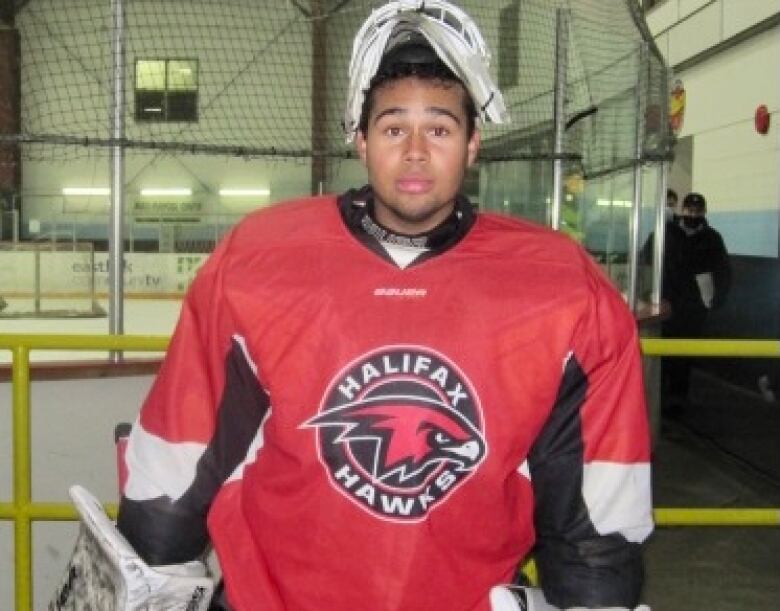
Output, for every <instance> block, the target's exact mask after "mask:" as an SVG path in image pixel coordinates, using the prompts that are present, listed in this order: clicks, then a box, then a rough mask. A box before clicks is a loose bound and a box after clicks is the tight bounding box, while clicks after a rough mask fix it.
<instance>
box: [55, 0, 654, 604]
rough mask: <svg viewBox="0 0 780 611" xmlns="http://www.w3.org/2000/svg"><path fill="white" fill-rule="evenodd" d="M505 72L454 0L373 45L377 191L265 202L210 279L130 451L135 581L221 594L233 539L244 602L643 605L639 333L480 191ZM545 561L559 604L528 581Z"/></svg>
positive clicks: (360, 136)
mask: <svg viewBox="0 0 780 611" xmlns="http://www.w3.org/2000/svg"><path fill="white" fill-rule="evenodd" d="M487 57H488V55H487V51H486V48H485V46H484V42H483V41H482V36H481V34H480V33H479V30H478V29H477V28H476V25H474V23H473V22H472V20H471V19H470V17H468V15H466V14H465V13H463V12H462V11H461V10H460V9H458V8H457V7H455V6H454V5H451V4H449V3H448V2H444V1H442V0H426V1H424V2H423V1H420V2H410V1H409V0H403V1H398V2H390V3H388V4H387V5H385V6H383V7H382V8H380V9H378V10H377V11H375V12H374V13H373V14H372V15H371V16H370V17H369V18H368V20H367V21H366V23H365V24H364V25H363V27H362V28H361V30H360V31H359V32H358V34H357V36H356V39H355V44H354V47H353V57H352V62H351V64H350V87H349V92H348V99H347V110H346V113H345V120H344V126H345V129H346V132H347V138H348V139H349V140H352V139H354V141H355V146H356V149H357V153H358V156H359V157H360V159H361V160H362V161H363V163H364V164H365V166H366V169H367V172H368V184H366V185H364V186H361V187H358V188H355V189H352V190H349V191H347V192H346V193H343V194H341V195H339V196H335V195H328V196H320V197H305V198H301V199H298V200H295V201H292V202H287V203H283V204H280V205H276V206H271V207H269V208H266V209H264V210H262V211H259V212H257V213H253V214H251V215H250V216H249V217H248V218H246V219H245V220H243V221H242V222H241V223H239V224H238V226H237V227H235V228H234V230H233V231H232V232H231V233H230V234H229V236H228V237H227V238H226V239H225V240H224V241H223V242H222V243H221V244H220V245H219V247H218V248H217V249H216V251H215V252H214V253H213V254H212V255H211V256H210V258H209V260H208V262H207V263H206V264H205V265H204V266H203V268H202V269H201V270H200V272H199V273H198V275H197V278H196V279H195V281H194V282H193V285H192V287H191V289H190V291H189V292H188V295H187V297H186V299H185V302H184V304H183V309H182V313H181V318H180V320H179V323H178V325H177V328H176V331H175V333H174V336H173V339H172V341H171V345H170V348H169V350H168V352H167V354H166V357H165V360H164V363H163V365H162V367H161V369H160V373H159V375H158V377H157V379H156V381H155V383H154V385H153V387H152V389H151V391H150V394H149V396H148V397H147V399H146V401H145V403H144V405H143V407H142V410H141V414H140V417H139V419H138V420H137V422H136V423H135V424H134V426H133V430H132V433H131V434H130V437H129V440H128V445H127V466H128V477H127V484H126V486H125V488H124V495H123V497H122V499H121V503H120V508H119V518H118V529H119V531H120V532H121V534H122V535H123V537H124V540H125V541H126V545H127V547H126V548H125V547H123V548H122V549H123V552H122V553H123V554H125V556H128V555H129V556H132V561H133V566H135V567H141V569H143V570H138V571H136V572H135V573H133V574H132V575H129V576H128V577H127V579H131V580H135V581H134V582H133V587H132V588H130V589H132V591H134V592H143V593H145V592H148V591H149V590H150V588H151V586H150V584H152V585H153V584H159V583H165V584H170V587H168V586H166V587H168V589H167V590H165V591H162V592H160V591H159V589H158V590H156V591H155V596H156V597H157V598H156V600H165V596H166V595H168V604H169V606H170V607H173V605H174V600H178V601H179V604H180V605H181V606H180V607H176V608H184V606H185V605H186V604H190V603H189V602H188V601H192V600H193V598H194V597H197V596H200V597H201V598H200V599H198V600H199V601H200V600H202V599H203V598H204V593H203V591H202V590H200V591H196V590H195V589H193V587H192V586H193V585H194V584H195V583H198V584H199V585H197V586H196V587H200V588H202V587H203V586H202V582H192V581H190V582H186V581H181V580H186V579H188V578H191V579H199V578H200V576H202V575H203V571H202V570H201V571H198V570H197V565H198V564H200V560H201V558H202V556H203V554H204V552H205V551H206V550H207V548H208V546H209V544H211V545H213V546H214V548H215V550H216V553H217V556H218V558H219V562H220V567H221V570H222V575H223V578H224V584H225V596H224V597H223V601H222V602H223V603H224V605H225V606H227V607H229V608H230V609H233V610H235V611H255V610H261V611H342V610H353V609H361V610H366V611H412V610H414V611H489V610H490V609H492V610H493V611H499V610H501V611H504V610H508V609H511V610H519V609H532V610H548V609H599V610H607V609H608V610H611V611H614V610H618V609H623V610H628V609H634V608H636V606H637V605H638V604H639V601H640V596H641V588H642V582H643V568H642V549H641V544H642V543H643V541H644V540H645V539H646V537H647V536H648V535H649V534H650V532H651V531H652V529H653V522H652V506H651V492H650V444H649V432H648V424H647V413H646V406H645V401H644V388H643V382H642V367H641V361H640V354H639V343H638V338H637V329H636V323H635V321H634V319H633V317H632V315H631V313H630V312H629V310H628V309H627V307H626V305H625V303H624V301H623V299H622V297H621V296H620V293H619V292H618V291H617V290H616V289H615V287H614V286H613V285H612V284H611V283H610V281H609V280H608V279H607V278H606V277H605V276H604V275H603V273H602V272H601V271H600V270H599V268H598V266H597V265H596V264H595V262H594V261H593V260H592V259H591V258H590V257H589V256H588V254H587V253H586V252H585V251H584V250H583V249H582V248H581V247H580V246H579V245H578V244H576V243H575V242H574V241H572V240H571V239H569V238H568V237H566V236H564V235H562V234H559V233H556V232H553V231H551V230H549V229H547V228H544V227H539V226H536V225H534V224H532V223H530V222H526V221H522V220H518V219H512V218H508V217H502V216H498V215H494V214H487V213H481V212H479V211H478V210H476V209H475V207H474V206H473V204H472V203H471V202H470V201H469V200H468V199H467V198H466V197H464V196H463V195H462V193H461V190H462V186H463V181H464V176H465V174H466V170H467V168H468V167H469V166H471V165H472V164H473V163H474V162H475V160H476V157H477V154H478V151H479V147H480V141H481V132H480V120H481V119H482V120H492V121H496V122H503V121H506V120H507V119H508V117H507V115H506V111H505V107H504V103H503V99H502V96H501V93H500V91H498V89H497V88H496V87H495V85H494V84H493V81H492V79H491V77H490V76H489V72H488V69H487V68H488V65H487ZM89 515H91V513H90V514H89ZM85 521H86V520H85ZM93 522H94V520H93ZM128 550H130V551H128ZM135 554H137V556H136V555H135ZM529 554H533V556H534V558H535V560H536V564H537V567H538V569H539V574H540V578H541V589H537V588H525V587H516V588H512V587H510V586H511V585H512V583H513V582H514V580H515V579H516V577H517V572H518V566H519V565H520V563H521V562H522V561H523V560H524V559H525V558H526V557H527V556H528V555H529ZM143 571H146V573H144V572H143ZM138 574H145V575H147V576H148V579H145V581H143V582H141V580H140V578H138V577H137V575H138ZM191 574H192V576H191V577H190V575H191ZM166 580H167V581H166ZM177 580H180V581H177ZM177 584H181V587H177ZM72 585H73V584H66V586H67V587H66V588H65V589H63V591H66V590H67V592H70V591H72V590H73V589H74V588H73V587H72ZM188 588H189V589H188ZM144 595H145V596H148V595H146V594H144ZM188 596H189V597H190V598H187V597H188ZM175 597H178V598H175ZM152 608H154V609H156V608H158V607H152ZM159 608H168V607H162V606H161V607H159ZM187 608H188V609H189V608H193V609H195V608H200V607H196V606H195V604H192V605H191V606H187Z"/></svg>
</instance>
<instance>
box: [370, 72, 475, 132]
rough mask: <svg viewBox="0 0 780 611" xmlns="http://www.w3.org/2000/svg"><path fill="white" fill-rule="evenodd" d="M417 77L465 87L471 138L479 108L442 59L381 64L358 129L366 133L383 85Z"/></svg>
mask: <svg viewBox="0 0 780 611" xmlns="http://www.w3.org/2000/svg"><path fill="white" fill-rule="evenodd" d="M410 76H411V77H416V78H419V79H422V80H425V81H435V82H436V84H437V85H439V84H440V85H441V86H442V87H445V88H449V87H453V86H455V85H457V84H459V85H461V86H462V87H463V94H464V95H463V110H464V111H465V112H466V117H467V124H466V132H467V135H468V137H469V138H471V136H472V134H473V133H474V130H475V129H476V122H477V108H476V105H475V104H474V100H473V99H472V98H471V95H470V94H469V92H468V89H466V86H465V85H464V84H463V81H461V80H460V79H459V78H458V77H457V76H455V73H454V72H453V71H452V70H450V69H449V67H448V66H447V65H446V64H445V63H444V62H442V61H437V62H425V63H407V62H400V63H392V64H390V65H388V66H380V68H379V70H378V71H377V73H376V74H375V75H374V78H372V79H371V82H370V83H369V86H368V89H367V90H366V91H365V99H364V101H363V108H362V110H361V112H360V121H359V123H358V131H360V132H363V134H364V135H365V133H366V131H367V130H368V119H369V117H370V116H371V111H372V109H373V108H374V101H375V100H374V95H375V94H376V92H377V91H378V90H379V89H381V88H382V87H384V86H386V85H388V84H390V83H393V82H395V81H398V80H401V79H404V78H408V77H410Z"/></svg>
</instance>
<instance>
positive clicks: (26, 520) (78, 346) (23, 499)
mask: <svg viewBox="0 0 780 611" xmlns="http://www.w3.org/2000/svg"><path fill="white" fill-rule="evenodd" d="M167 346H168V338H167V337H157V336H131V335H5V334H0V349H7V350H10V351H11V353H12V355H13V361H12V365H11V381H12V394H11V403H12V408H11V409H12V413H13V416H12V422H13V424H12V431H13V433H12V436H13V442H12V443H13V468H12V471H13V475H12V478H13V492H12V495H13V498H12V500H11V502H10V503H0V520H12V521H13V522H14V554H15V555H14V558H15V578H14V584H15V589H16V611H31V610H32V609H33V601H32V522H33V521H37V520H43V521H56V520H71V521H72V520H76V519H77V515H76V511H75V510H74V508H73V506H72V505H70V504H69V503H43V502H33V500H32V494H31V488H32V484H31V481H32V470H31V462H32V451H31V447H30V437H31V435H30V433H31V430H30V351H31V350H63V349H64V350H71V351H75V350H109V351H114V352H118V351H132V352H159V351H162V350H165V349H166V348H167ZM110 509H111V510H112V511H113V512H115V511H116V508H115V507H113V508H110Z"/></svg>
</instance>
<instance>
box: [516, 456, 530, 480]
mask: <svg viewBox="0 0 780 611" xmlns="http://www.w3.org/2000/svg"><path fill="white" fill-rule="evenodd" d="M517 472H518V473H519V474H520V475H522V476H523V477H524V478H525V479H527V480H528V481H529V482H530V481H531V470H530V469H529V468H528V461H527V460H524V461H523V464H522V465H520V466H519V467H518V468H517Z"/></svg>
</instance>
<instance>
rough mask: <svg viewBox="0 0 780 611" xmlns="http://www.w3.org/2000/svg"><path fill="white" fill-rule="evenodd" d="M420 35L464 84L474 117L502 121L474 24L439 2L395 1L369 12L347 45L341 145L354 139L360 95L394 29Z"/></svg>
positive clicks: (501, 107) (486, 55) (502, 108)
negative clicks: (349, 46) (476, 114)
mask: <svg viewBox="0 0 780 611" xmlns="http://www.w3.org/2000/svg"><path fill="white" fill-rule="evenodd" d="M399 26H400V27H402V28H403V29H405V30H414V31H417V32H419V33H420V34H421V35H422V36H424V37H425V39H426V40H427V42H428V43H429V44H430V46H431V48H432V49H433V50H434V51H435V52H436V55H437V56H438V57H439V59H441V60H442V61H443V62H444V64H446V66H447V67H448V68H449V69H450V70H452V72H453V73H454V74H455V76H457V77H458V78H459V79H460V80H461V81H462V82H463V84H464V85H465V87H466V89H467V90H468V93H469V94H470V95H471V97H472V99H473V100H474V104H475V105H476V107H477V109H478V111H479V114H480V118H481V119H482V120H484V121H491V122H493V123H508V122H509V113H508V112H507V109H506V105H505V104H504V98H503V96H502V95H501V92H500V91H499V90H498V87H497V86H496V85H495V83H494V82H493V79H492V78H491V77H490V72H489V70H488V69H489V67H490V51H489V50H488V48H487V45H486V44H485V41H484V40H483V38H482V34H480V32H479V29H477V26H476V24H475V23H474V21H473V20H472V19H471V17H469V16H468V15H467V14H466V13H464V12H463V11H462V10H461V9H459V8H458V7H456V6H454V5H452V4H450V3H449V2H446V1H445V0H395V1H393V2H388V3H387V4H385V5H384V6H382V7H381V8H378V9H376V10H374V11H373V12H372V13H371V15H370V16H369V18H368V19H366V21H365V23H364V24H363V26H362V27H361V28H360V31H359V32H358V33H357V35H356V36H355V40H354V42H353V44H352V58H351V59H350V62H349V91H348V93H347V104H346V109H345V111H344V131H345V134H346V138H347V142H351V141H352V139H353V138H354V136H355V131H356V130H357V128H358V123H359V121H360V113H361V110H362V108H363V102H364V99H365V92H366V90H367V89H368V87H369V85H370V83H371V79H372V78H373V77H374V75H375V74H376V72H377V69H378V68H379V65H380V62H381V61H382V57H383V56H384V54H385V50H386V48H387V43H388V40H389V39H390V36H391V34H392V33H393V32H394V30H396V28H397V27H399Z"/></svg>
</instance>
